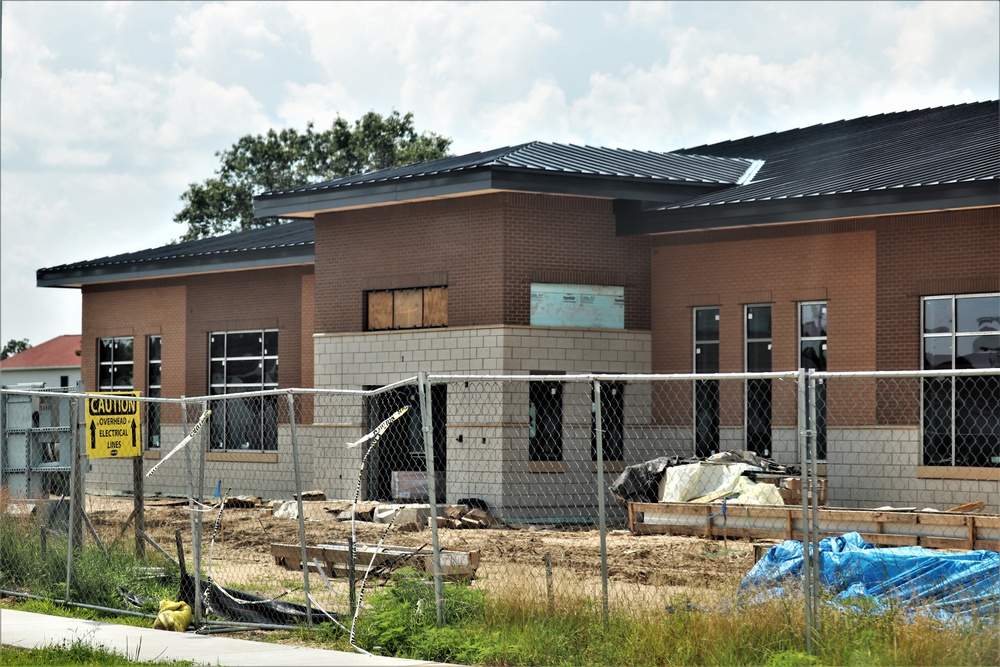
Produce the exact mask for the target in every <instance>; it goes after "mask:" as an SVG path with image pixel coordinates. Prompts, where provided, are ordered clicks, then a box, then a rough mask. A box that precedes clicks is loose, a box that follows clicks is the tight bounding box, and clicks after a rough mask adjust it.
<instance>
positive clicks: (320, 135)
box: [174, 111, 451, 241]
mask: <svg viewBox="0 0 1000 667" xmlns="http://www.w3.org/2000/svg"><path fill="white" fill-rule="evenodd" d="M450 147H451V139H448V138H446V137H442V136H440V135H438V134H435V133H433V132H423V133H419V134H418V133H417V131H416V130H415V129H414V127H413V114H411V113H407V114H405V115H400V113H399V112H398V111H393V112H392V113H390V114H389V115H387V116H382V115H381V114H378V113H375V112H374V111H370V112H368V113H367V114H365V115H364V117H362V118H361V119H359V120H357V121H355V122H354V125H353V126H352V125H350V124H349V123H348V122H347V121H346V120H344V119H343V118H341V117H340V116H337V118H336V120H334V121H333V125H332V126H331V127H330V129H329V130H326V131H323V132H316V131H315V130H314V129H313V124H312V123H309V124H308V125H306V129H305V132H299V131H298V130H296V129H294V128H289V129H284V130H280V131H276V130H268V131H267V134H264V135H260V134H258V135H256V136H254V135H249V134H248V135H246V136H244V137H242V138H240V140H239V141H237V142H236V143H235V144H233V145H232V146H231V147H230V148H229V149H227V150H224V151H220V152H217V153H216V154H215V155H216V156H217V157H218V158H219V162H220V164H219V167H218V169H216V171H215V176H213V177H211V178H208V179H206V180H205V181H204V182H202V183H191V184H190V185H189V186H188V189H187V191H185V192H184V194H182V195H181V201H182V202H184V208H182V209H181V211H180V213H178V214H177V215H175V216H174V222H177V223H180V224H184V225H187V231H186V232H185V233H184V235H183V236H182V237H181V240H183V241H189V240H191V239H198V238H204V237H206V236H216V235H219V234H226V233H228V232H233V231H242V230H246V229H252V228H254V227H264V226H267V225H273V224H276V223H279V222H282V220H281V219H279V218H265V219H259V220H258V219H255V218H254V216H253V197H254V195H259V194H261V193H263V192H268V191H270V190H280V189H284V188H291V187H295V186H299V185H305V184H308V183H317V182H321V181H325V180H330V179H334V178H341V177H344V176H351V175H354V174H360V173H367V172H372V171H378V170H379V169H388V168H390V167H398V166H402V165H407V164H413V163H415V162H426V161H428V160H434V159H437V158H440V157H447V156H448V149H449V148H450Z"/></svg>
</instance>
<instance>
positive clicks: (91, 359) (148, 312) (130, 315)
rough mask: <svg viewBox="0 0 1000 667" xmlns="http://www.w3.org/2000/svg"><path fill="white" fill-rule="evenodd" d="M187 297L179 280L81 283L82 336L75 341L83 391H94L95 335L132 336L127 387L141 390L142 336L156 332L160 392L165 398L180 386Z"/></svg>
mask: <svg viewBox="0 0 1000 667" xmlns="http://www.w3.org/2000/svg"><path fill="white" fill-rule="evenodd" d="M186 323H187V298H186V288H185V286H184V283H183V281H181V280H178V279H171V280H163V281H157V282H156V283H155V284H154V283H149V282H131V283H119V284H114V285H94V286H89V287H84V288H83V336H82V338H81V340H80V375H81V377H82V378H83V382H84V386H85V387H86V388H87V390H88V391H97V390H98V385H97V363H98V350H97V341H98V339H99V338H108V337H112V336H131V337H132V338H133V348H134V351H133V357H134V359H133V370H134V376H133V379H132V382H133V386H134V387H135V388H136V390H137V391H142V392H143V393H144V394H145V391H146V361H147V358H146V356H147V355H146V339H147V337H148V336H151V335H158V336H162V339H161V342H162V348H161V350H160V355H161V358H162V359H163V363H162V366H161V378H160V383H161V392H162V395H163V396H165V397H167V396H169V397H177V396H181V395H182V394H184V393H185V391H186V384H185V373H186V371H187V368H186V358H187V357H186V355H187V348H186V345H185V343H184V340H185V336H186Z"/></svg>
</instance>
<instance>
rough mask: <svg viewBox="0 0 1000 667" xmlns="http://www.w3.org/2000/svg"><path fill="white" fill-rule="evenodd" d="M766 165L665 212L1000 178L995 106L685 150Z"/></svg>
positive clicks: (999, 124)
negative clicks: (736, 184)
mask: <svg viewBox="0 0 1000 667" xmlns="http://www.w3.org/2000/svg"><path fill="white" fill-rule="evenodd" d="M679 152H682V153H696V154H699V155H706V154H707V155H717V156H720V157H732V156H736V155H742V156H746V157H755V158H758V159H762V160H764V165H763V166H762V167H761V169H760V170H759V171H758V172H757V174H756V175H755V176H754V177H753V179H752V180H751V181H750V182H749V183H746V184H744V185H741V186H739V187H735V188H728V189H726V190H720V191H717V192H713V193H709V194H706V195H704V196H701V197H696V198H694V199H691V200H689V201H685V202H683V203H680V204H675V205H671V206H669V207H664V208H689V207H693V206H705V205H710V204H721V203H738V202H752V201H761V200H768V199H780V198H790V197H811V196H817V195H829V194H837V193H847V192H861V191H871V190H885V189H889V188H906V187H918V186H926V185H938V184H943V183H958V182H965V181H975V180H993V179H998V178H1000V116H998V103H997V102H980V103H975V104H962V105H957V106H950V107H938V108H935V109H924V110H920V111H905V112H900V113H891V114H882V115H879V116H869V117H865V118H859V119H856V120H847V121H839V122H837V123H829V124H825V125H816V126H814V127H809V128H805V129H799V130H790V131H787V132H780V133H776V134H770V135H765V136H761V137H749V138H747V139H741V140H739V141H726V142H723V143H720V144H714V145H708V146H698V147H696V148H691V149H685V150H683V151H679Z"/></svg>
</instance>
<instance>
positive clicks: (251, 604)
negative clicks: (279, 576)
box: [118, 574, 338, 625]
mask: <svg viewBox="0 0 1000 667" xmlns="http://www.w3.org/2000/svg"><path fill="white" fill-rule="evenodd" d="M180 584H181V585H180V592H179V595H178V597H177V599H178V600H180V601H182V602H187V603H188V605H190V606H191V608H192V609H194V598H195V595H194V577H192V576H191V575H190V574H184V575H181V580H180ZM201 591H202V600H203V601H204V602H203V604H202V605H201V615H202V618H205V617H206V616H207V615H208V614H212V615H214V616H217V617H219V618H221V619H224V620H226V621H230V622H232V623H253V624H257V625H301V624H305V623H307V622H308V620H309V618H308V616H307V614H308V610H307V609H306V607H305V605H301V604H297V603H295V602H283V601H281V600H273V599H269V598H262V597H259V596H257V595H251V594H250V593H245V592H243V591H238V590H234V589H232V588H225V587H223V586H219V585H217V584H214V583H212V582H210V581H206V580H204V579H203V580H202V582H201ZM118 594H119V595H121V597H122V600H124V601H125V602H126V603H128V604H129V605H131V606H133V607H137V608H140V607H143V606H145V605H147V604H152V605H153V606H154V607H155V606H156V605H158V604H159V602H160V601H159V600H156V599H154V598H151V597H147V596H144V595H137V594H135V593H132V592H131V591H129V590H127V589H125V588H123V587H121V586H119V587H118ZM328 614H329V616H328ZM330 616H332V617H333V618H334V619H338V615H337V614H335V613H330V612H325V611H323V610H322V609H317V608H316V607H313V608H312V618H313V623H322V622H323V621H327V620H329V617H330Z"/></svg>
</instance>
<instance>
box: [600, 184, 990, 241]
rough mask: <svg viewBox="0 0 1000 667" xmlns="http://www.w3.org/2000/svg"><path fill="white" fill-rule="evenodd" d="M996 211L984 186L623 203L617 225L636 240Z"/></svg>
mask: <svg viewBox="0 0 1000 667" xmlns="http://www.w3.org/2000/svg"><path fill="white" fill-rule="evenodd" d="M997 205H1000V183H998V182H997V181H996V180H983V181H968V182H964V183H947V184H942V185H925V186H918V187H911V188H893V189H888V190H872V191H867V192H850V193H841V194H835V195H818V196H815V197H795V198H789V199H772V200H768V201H755V202H741V203H734V204H716V205H706V206H697V207H691V208H680V209H669V210H662V209H661V210H642V209H641V208H640V207H638V206H634V205H633V206H629V205H627V204H625V203H621V204H620V205H617V206H616V207H615V220H616V233H617V234H618V235H619V236H631V235H639V234H651V235H655V234H668V233H671V232H687V231H695V230H707V229H725V228H729V227H747V226H751V225H767V224H777V223H790V222H811V221H815V220H831V219H838V218H859V217H867V216H876V215H893V214H899V213H920V212H926V211H942V210H948V209H960V208H976V207H983V206H997Z"/></svg>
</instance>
